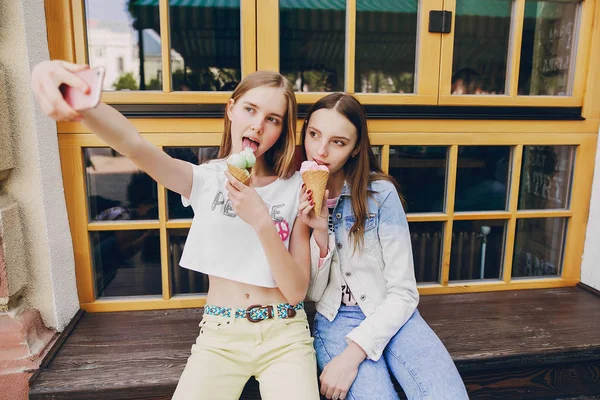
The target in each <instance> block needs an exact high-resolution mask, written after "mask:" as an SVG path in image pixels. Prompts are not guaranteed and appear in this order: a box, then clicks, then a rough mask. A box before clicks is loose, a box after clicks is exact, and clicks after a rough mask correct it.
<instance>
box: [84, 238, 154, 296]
mask: <svg viewBox="0 0 600 400" xmlns="http://www.w3.org/2000/svg"><path fill="white" fill-rule="evenodd" d="M90 244H91V246H92V261H93V265H94V281H95V283H96V297H98V298H99V297H110V296H142V295H159V294H161V292H162V286H161V271H160V237H159V233H158V231H157V230H145V231H142V230H127V231H121V230H120V231H107V232H90Z"/></svg>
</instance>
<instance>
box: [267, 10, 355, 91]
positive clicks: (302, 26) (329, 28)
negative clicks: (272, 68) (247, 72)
mask: <svg viewBox="0 0 600 400" xmlns="http://www.w3.org/2000/svg"><path fill="white" fill-rule="evenodd" d="M279 26H280V32H279V42H280V45H279V55H280V60H279V65H280V66H279V70H280V71H281V73H282V74H283V75H285V76H286V77H287V78H288V79H289V81H290V82H291V83H292V85H293V86H294V90H295V91H297V92H338V91H342V90H343V88H344V62H345V59H344V54H345V37H346V34H345V32H346V2H345V1H332V2H322V1H305V2H298V1H295V0H280V1H279Z"/></svg>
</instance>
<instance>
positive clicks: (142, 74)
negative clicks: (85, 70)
mask: <svg viewBox="0 0 600 400" xmlns="http://www.w3.org/2000/svg"><path fill="white" fill-rule="evenodd" d="M138 3H147V2H143V1H140V0H85V13H86V28H87V44H88V57H89V60H88V63H89V65H90V66H91V67H99V66H101V67H104V69H105V78H104V84H103V87H102V88H103V89H104V90H160V89H162V83H161V79H160V76H159V75H158V74H157V71H158V70H159V69H160V68H161V65H162V54H161V44H160V43H161V38H160V24H158V21H159V14H158V1H157V2H156V3H157V4H156V6H155V7H152V6H148V7H141V6H137V4H138ZM148 21H156V23H155V24H149V23H147V22H148Z"/></svg>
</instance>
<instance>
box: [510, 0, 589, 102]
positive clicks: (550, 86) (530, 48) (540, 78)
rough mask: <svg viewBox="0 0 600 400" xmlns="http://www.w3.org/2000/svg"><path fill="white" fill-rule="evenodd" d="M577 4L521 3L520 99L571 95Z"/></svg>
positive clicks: (533, 0)
mask: <svg viewBox="0 0 600 400" xmlns="http://www.w3.org/2000/svg"><path fill="white" fill-rule="evenodd" d="M579 4H580V1H568V0H563V1H535V0H527V1H526V2H525V21H524V23H523V42H522V44H521V65H520V68H519V94H520V95H532V96H569V95H571V94H572V92H573V74H574V72H575V62H574V60H575V54H576V50H577V43H576V40H575V39H576V35H577V28H578V24H579V17H578V15H577V14H578V9H579Z"/></svg>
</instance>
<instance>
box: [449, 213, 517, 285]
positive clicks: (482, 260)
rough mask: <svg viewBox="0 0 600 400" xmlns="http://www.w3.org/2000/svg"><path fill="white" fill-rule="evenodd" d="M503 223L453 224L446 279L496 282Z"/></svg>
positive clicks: (475, 222)
mask: <svg viewBox="0 0 600 400" xmlns="http://www.w3.org/2000/svg"><path fill="white" fill-rule="evenodd" d="M505 226H506V221H503V220H489V221H454V224H453V226H452V252H451V254H450V280H451V281H457V280H474V279H500V278H501V273H502V257H503V253H504V236H505V235H504V230H505Z"/></svg>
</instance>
